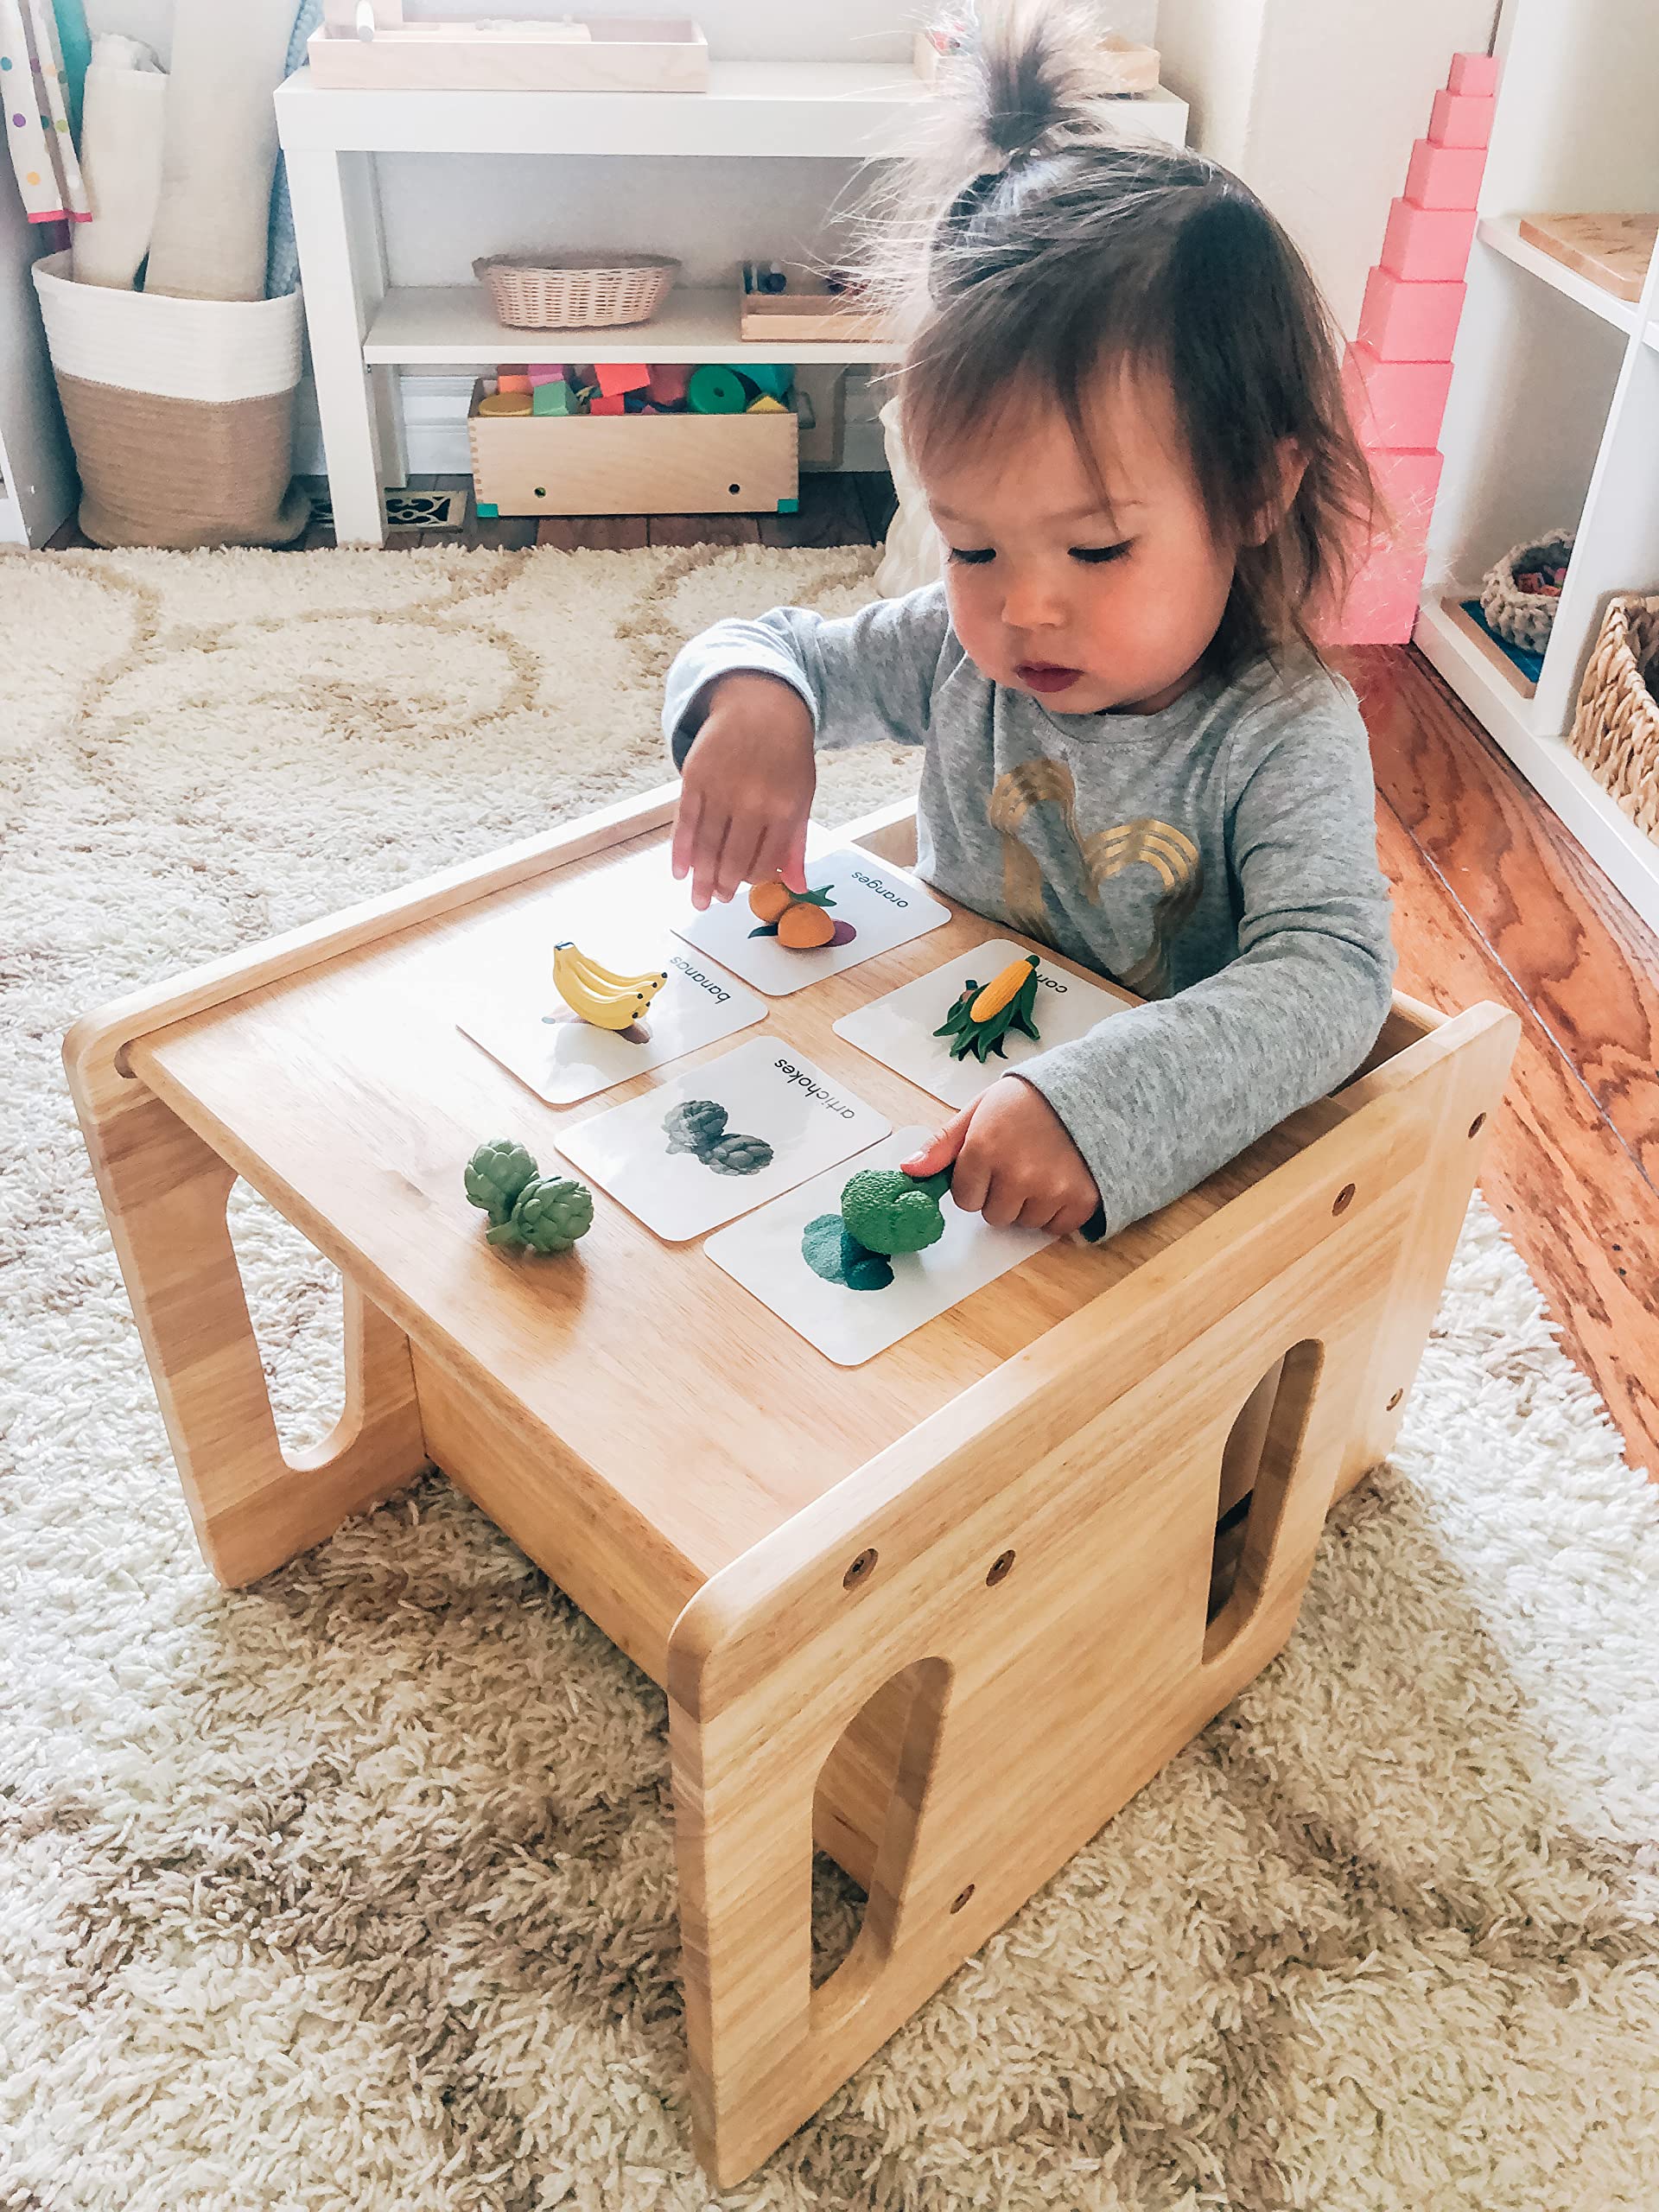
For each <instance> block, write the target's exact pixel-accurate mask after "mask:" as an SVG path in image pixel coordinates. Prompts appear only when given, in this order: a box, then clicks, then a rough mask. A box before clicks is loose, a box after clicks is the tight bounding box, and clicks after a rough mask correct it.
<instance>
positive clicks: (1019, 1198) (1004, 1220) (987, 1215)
mask: <svg viewBox="0 0 1659 2212" xmlns="http://www.w3.org/2000/svg"><path fill="white" fill-rule="evenodd" d="M956 1187H957V1186H956V1183H955V1180H954V1179H952V1182H951V1185H950V1191H951V1195H952V1197H955V1195H956ZM1025 1199H1026V1194H1025V1192H1024V1191H1023V1190H1022V1189H1021V1188H1020V1186H1019V1185H1017V1184H1016V1183H1014V1180H1013V1179H1012V1178H1011V1177H1010V1176H1008V1175H1007V1174H1002V1175H993V1176H992V1177H991V1178H990V1182H989V1186H988V1189H987V1191H986V1193H985V1203H984V1204H983V1205H982V1206H981V1207H980V1209H979V1211H980V1213H981V1214H982V1217H984V1219H985V1220H986V1221H988V1223H989V1224H990V1225H991V1227H992V1228H993V1229H1011V1228H1012V1227H1013V1226H1014V1223H1015V1222H1016V1221H1018V1220H1019V1218H1020V1211H1021V1209H1022V1208H1023V1206H1024V1205H1025ZM957 1203H958V1204H960V1203H961V1201H960V1200H957Z"/></svg>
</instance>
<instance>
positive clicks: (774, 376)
mask: <svg viewBox="0 0 1659 2212" xmlns="http://www.w3.org/2000/svg"><path fill="white" fill-rule="evenodd" d="M741 374H742V375H743V376H745V377H747V379H748V381H749V382H750V383H751V384H752V385H757V386H758V387H759V388H760V391H764V392H766V393H767V394H768V395H769V396H770V397H772V398H773V399H785V398H787V397H788V396H789V387H790V386H791V385H792V384H793V383H794V381H795V372H794V370H793V369H791V368H785V366H784V365H783V363H782V362H780V361H758V362H747V363H745V365H744V366H743V368H742V370H741Z"/></svg>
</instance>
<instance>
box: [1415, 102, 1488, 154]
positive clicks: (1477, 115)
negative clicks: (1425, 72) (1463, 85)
mask: <svg viewBox="0 0 1659 2212" xmlns="http://www.w3.org/2000/svg"><path fill="white" fill-rule="evenodd" d="M1496 106H1497V101H1496V100H1495V99H1478V98H1477V96H1476V95H1475V94H1474V93H1473V92H1436V93H1435V95H1434V106H1433V112H1432V114H1431V116H1430V118H1429V124H1428V136H1429V143H1431V144H1432V145H1435V146H1484V145H1486V144H1488V143H1490V141H1491V135H1492V111H1493V109H1494V108H1495V107H1496Z"/></svg>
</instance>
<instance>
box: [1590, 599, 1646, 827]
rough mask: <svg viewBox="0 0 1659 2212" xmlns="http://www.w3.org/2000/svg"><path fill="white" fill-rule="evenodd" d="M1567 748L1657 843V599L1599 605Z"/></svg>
mask: <svg viewBox="0 0 1659 2212" xmlns="http://www.w3.org/2000/svg"><path fill="white" fill-rule="evenodd" d="M1568 742H1569V744H1570V745H1571V746H1572V747H1573V751H1574V752H1575V753H1577V754H1578V756H1579V758H1580V760H1582V761H1583V763H1584V765H1585V766H1586V768H1588V770H1589V771H1590V772H1591V774H1592V776H1593V777H1594V778H1595V779H1596V781H1597V782H1598V783H1599V785H1601V787H1602V789H1603V790H1604V791H1611V793H1612V795H1613V797H1614V798H1616V799H1617V800H1618V803H1619V804H1620V805H1621V806H1622V807H1623V808H1624V811H1625V813H1626V814H1628V815H1629V816H1630V819H1631V821H1632V822H1634V823H1636V824H1637V827H1638V828H1639V829H1645V830H1646V832H1647V834H1648V836H1649V837H1652V838H1654V839H1656V840H1659V599H1641V598H1637V597H1636V596H1634V595H1629V594H1627V595H1625V596H1624V597H1621V598H1618V599H1611V600H1609V601H1608V602H1607V612H1606V613H1605V614H1604V615H1603V616H1602V618H1601V633H1600V635H1599V637H1598V638H1597V639H1596V649H1595V651H1594V652H1592V654H1591V656H1590V664H1589V666H1588V667H1587V668H1586V670H1585V671H1584V682H1583V683H1582V685H1581V686H1580V690H1579V709H1578V712H1577V714H1576V715H1574V716H1573V728H1572V731H1571V733H1570V734H1569V737H1568Z"/></svg>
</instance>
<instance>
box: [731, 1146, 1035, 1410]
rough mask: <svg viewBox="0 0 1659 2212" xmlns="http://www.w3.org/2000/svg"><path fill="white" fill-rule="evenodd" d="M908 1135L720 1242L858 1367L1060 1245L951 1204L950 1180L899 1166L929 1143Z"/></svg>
mask: <svg viewBox="0 0 1659 2212" xmlns="http://www.w3.org/2000/svg"><path fill="white" fill-rule="evenodd" d="M929 1134H930V1132H928V1131H927V1130H925V1129H920V1128H915V1129H901V1130H900V1131H899V1133H898V1134H897V1135H894V1136H891V1137H888V1138H887V1139H885V1140H884V1141H883V1142H881V1143H880V1144H879V1145H877V1146H875V1147H874V1149H873V1150H872V1151H869V1152H867V1153H866V1154H863V1156H862V1157H861V1159H860V1160H857V1161H856V1162H855V1165H854V1169H853V1172H852V1173H850V1174H849V1173H848V1172H847V1170H846V1168H845V1167H844V1166H842V1167H837V1168H835V1169H833V1170H831V1171H830V1172H829V1173H826V1174H823V1175H820V1176H818V1177H817V1178H816V1179H815V1180H813V1181H812V1182H810V1183H808V1184H806V1185H804V1186H803V1187H802V1188H801V1189H799V1190H797V1191H791V1192H789V1193H788V1195H787V1196H786V1197H784V1198H778V1199H775V1200H774V1201H773V1202H772V1205H766V1206H763V1207H761V1208H760V1210H759V1211H758V1212H755V1213H753V1214H750V1215H749V1216H748V1217H747V1219H746V1220H743V1221H740V1222H736V1223H734V1224H733V1226H732V1227H731V1228H729V1229H725V1230H721V1233H720V1235H719V1236H711V1237H710V1238H709V1242H708V1243H707V1244H706V1245H705V1246H704V1248H703V1249H704V1252H705V1253H706V1255H707V1256H708V1257H709V1259H711V1260H713V1261H714V1262H715V1264H716V1266H718V1267H720V1268H722V1269H724V1271H725V1273H726V1274H728V1275H730V1276H731V1277H732V1278H733V1279H734V1281H737V1282H741V1284H742V1286H743V1287H744V1288H745V1289H746V1290H747V1291H749V1292H750V1293H751V1294H753V1296H754V1297H755V1298H757V1299H759V1300H760V1302H761V1304H762V1305H763V1306H769V1307H770V1308H771V1310H772V1312H773V1313H776V1314H777V1315H778V1316H779V1319H782V1320H784V1321H786V1322H787V1323H788V1324H789V1325H790V1327H791V1329H793V1330H795V1331H796V1332H798V1334H799V1335H801V1336H803V1337H804V1338H806V1339H807V1341H808V1343H809V1344H814V1345H816V1346H817V1349H818V1351H821V1352H823V1354H824V1355H825V1356H826V1357H828V1358H829V1359H833V1360H835V1361H836V1363H838V1364H839V1365H841V1366H842V1367H856V1366H857V1365H858V1364H859V1363H861V1361H863V1360H867V1359H869V1358H871V1357H873V1356H874V1354H875V1353H876V1352H878V1351H886V1349H887V1346H888V1345H889V1344H897V1343H898V1342H899V1338H901V1337H907V1336H908V1335H909V1334H910V1332H911V1331H912V1329H919V1328H920V1327H921V1326H922V1325H923V1324H924V1323H925V1322H927V1321H931V1319H933V1318H934V1316H935V1315H936V1314H938V1313H944V1312H945V1311H946V1309H947V1308H948V1307H950V1306H956V1305H958V1304H960V1302H961V1301H962V1300H963V1299H964V1298H968V1297H970V1296H971V1295H972V1294H973V1293H974V1292H975V1291H976V1290H982V1289H983V1288H984V1287H985V1285H986V1284H987V1283H988V1282H992V1281H995V1278H996V1277H997V1276H998V1275H1000V1274H1006V1273H1007V1270H1008V1269H1009V1268H1014V1267H1017V1266H1018V1265H1019V1264H1020V1261H1021V1260H1024V1259H1027V1258H1029V1256H1030V1255H1031V1254H1032V1253H1033V1252H1036V1251H1039V1250H1040V1249H1042V1247H1043V1246H1044V1245H1045V1244H1047V1243H1052V1241H1053V1240H1052V1238H1051V1237H1049V1236H1046V1234H1045V1233H1043V1232H1042V1231H1040V1230H1030V1229H996V1228H993V1227H992V1226H991V1225H990V1224H989V1223H988V1222H987V1221H986V1220H985V1219H984V1218H983V1217H982V1215H979V1214H976V1213H964V1212H963V1211H962V1209H961V1208H960V1207H959V1206H957V1205H955V1204H954V1203H953V1202H952V1200H951V1198H950V1170H949V1169H946V1170H945V1171H944V1173H942V1174H938V1175H933V1176H929V1177H926V1178H922V1177H918V1176H912V1175H906V1173H904V1171H903V1169H902V1168H901V1167H900V1166H899V1161H900V1160H907V1159H909V1158H910V1157H911V1155H912V1154H913V1153H915V1152H916V1151H918V1149H919V1147H921V1146H922V1145H923V1144H925V1142H926V1141H927V1138H928V1135H929Z"/></svg>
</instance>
